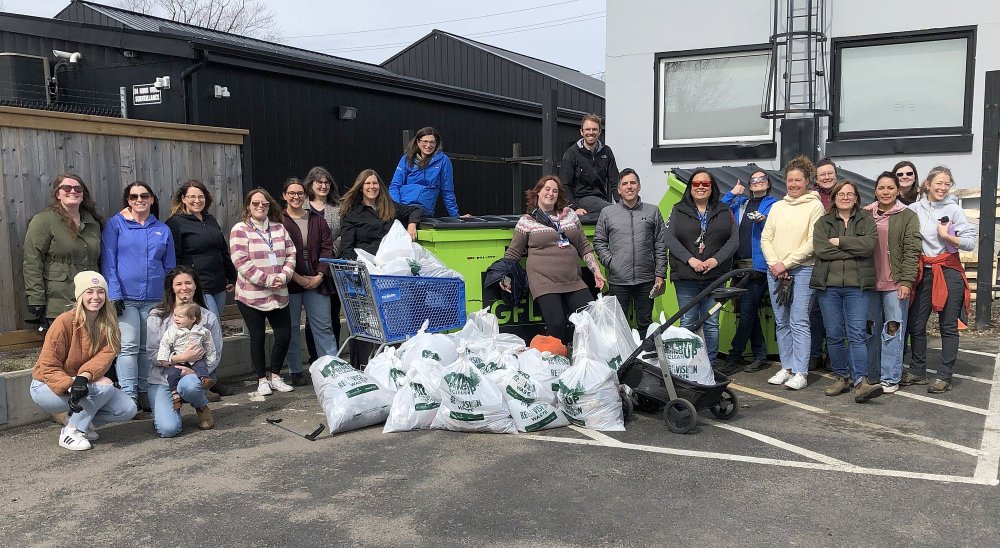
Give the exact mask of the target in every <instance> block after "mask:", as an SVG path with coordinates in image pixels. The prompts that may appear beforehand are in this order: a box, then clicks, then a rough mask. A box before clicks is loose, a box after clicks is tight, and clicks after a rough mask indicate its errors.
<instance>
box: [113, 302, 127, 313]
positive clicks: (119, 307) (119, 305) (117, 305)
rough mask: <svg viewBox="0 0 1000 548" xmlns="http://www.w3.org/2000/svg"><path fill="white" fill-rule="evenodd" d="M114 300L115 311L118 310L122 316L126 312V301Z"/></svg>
mask: <svg viewBox="0 0 1000 548" xmlns="http://www.w3.org/2000/svg"><path fill="white" fill-rule="evenodd" d="M113 302H114V304H115V312H117V313H118V315H119V316H121V315H122V314H124V313H125V301H121V300H119V301H113Z"/></svg>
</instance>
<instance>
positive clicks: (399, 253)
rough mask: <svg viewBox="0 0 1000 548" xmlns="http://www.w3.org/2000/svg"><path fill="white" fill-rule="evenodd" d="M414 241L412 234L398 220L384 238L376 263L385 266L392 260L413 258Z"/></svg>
mask: <svg viewBox="0 0 1000 548" xmlns="http://www.w3.org/2000/svg"><path fill="white" fill-rule="evenodd" d="M412 243H413V239H412V238H410V233H409V232H407V231H406V228H405V227H404V226H403V224H402V223H400V222H399V221H398V220H396V221H393V222H392V226H390V227H389V232H386V234H385V236H383V237H382V241H381V242H379V244H378V250H377V251H376V252H375V263H376V264H378V265H384V264H385V263H387V262H389V261H390V260H392V259H395V258H397V257H402V258H404V259H412V258H413V246H412V245H411V244H412Z"/></svg>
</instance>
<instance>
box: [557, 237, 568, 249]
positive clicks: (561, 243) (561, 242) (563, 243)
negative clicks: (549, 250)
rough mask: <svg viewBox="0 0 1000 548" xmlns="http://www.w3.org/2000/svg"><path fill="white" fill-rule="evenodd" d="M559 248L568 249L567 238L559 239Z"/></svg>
mask: <svg viewBox="0 0 1000 548" xmlns="http://www.w3.org/2000/svg"><path fill="white" fill-rule="evenodd" d="M558 243H559V247H560V248H563V247H569V240H568V239H567V238H559V242H558Z"/></svg>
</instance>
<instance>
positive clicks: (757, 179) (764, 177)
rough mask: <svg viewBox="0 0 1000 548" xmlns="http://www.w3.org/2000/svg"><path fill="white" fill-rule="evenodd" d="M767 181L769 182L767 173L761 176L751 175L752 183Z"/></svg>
mask: <svg viewBox="0 0 1000 548" xmlns="http://www.w3.org/2000/svg"><path fill="white" fill-rule="evenodd" d="M766 182H767V176H766V175H761V176H760V177H751V178H750V184H751V185H756V184H759V183H766Z"/></svg>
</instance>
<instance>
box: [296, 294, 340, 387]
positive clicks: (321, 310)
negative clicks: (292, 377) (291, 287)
mask: <svg viewBox="0 0 1000 548" xmlns="http://www.w3.org/2000/svg"><path fill="white" fill-rule="evenodd" d="M303 307H305V309H306V320H307V321H308V322H309V329H310V330H311V331H312V335H313V340H314V341H315V342H316V350H317V352H319V355H318V356H317V357H319V358H321V357H323V356H336V355H337V338H336V337H335V336H334V334H333V327H332V325H331V321H330V297H328V296H326V295H322V294H320V293H319V291H316V290H315V289H310V290H308V291H303V292H302V293H290V294H289V295H288V313H289V316H290V318H291V322H292V324H291V341H290V343H289V345H288V371H289V372H291V373H292V374H298V373H302V337H301V336H300V335H299V325H300V319H301V317H302V308H303Z"/></svg>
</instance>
